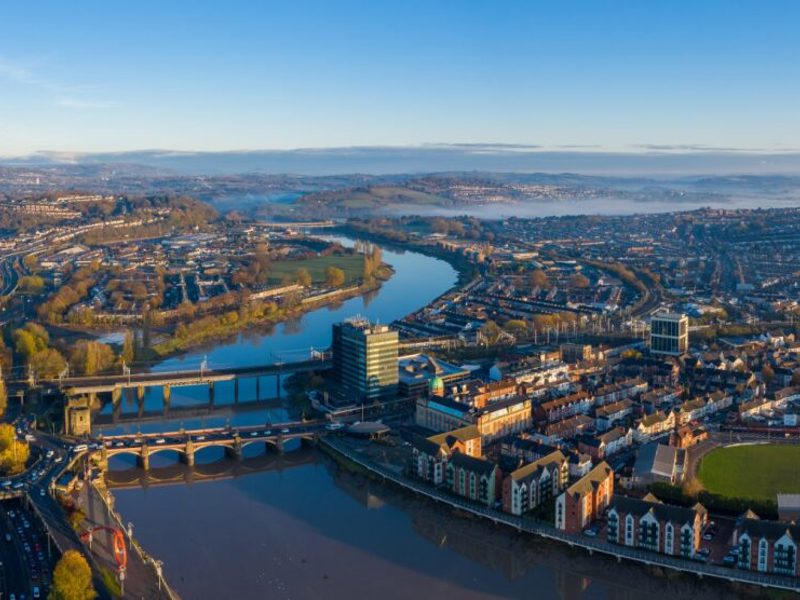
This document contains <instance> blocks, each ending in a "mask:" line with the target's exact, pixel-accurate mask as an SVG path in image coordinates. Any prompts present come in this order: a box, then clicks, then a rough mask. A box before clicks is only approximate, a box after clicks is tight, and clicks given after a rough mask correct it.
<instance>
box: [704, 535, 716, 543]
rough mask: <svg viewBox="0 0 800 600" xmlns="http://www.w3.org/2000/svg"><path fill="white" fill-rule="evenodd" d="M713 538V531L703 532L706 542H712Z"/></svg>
mask: <svg viewBox="0 0 800 600" xmlns="http://www.w3.org/2000/svg"><path fill="white" fill-rule="evenodd" d="M713 539H714V534H712V533H704V534H703V541H704V542H710V541H711V540H713Z"/></svg>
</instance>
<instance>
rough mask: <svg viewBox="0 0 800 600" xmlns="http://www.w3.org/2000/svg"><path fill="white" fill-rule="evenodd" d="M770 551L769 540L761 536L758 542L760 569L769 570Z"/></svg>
mask: <svg viewBox="0 0 800 600" xmlns="http://www.w3.org/2000/svg"><path fill="white" fill-rule="evenodd" d="M768 552H769V544H767V540H765V539H764V538H761V540H760V541H759V542H758V570H759V571H766V570H767V553H768Z"/></svg>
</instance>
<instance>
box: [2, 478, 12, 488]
mask: <svg viewBox="0 0 800 600" xmlns="http://www.w3.org/2000/svg"><path fill="white" fill-rule="evenodd" d="M12 483H14V482H13V481H11V480H10V479H6V480H5V481H4V482H3V483H0V486H2V487H11V484H12Z"/></svg>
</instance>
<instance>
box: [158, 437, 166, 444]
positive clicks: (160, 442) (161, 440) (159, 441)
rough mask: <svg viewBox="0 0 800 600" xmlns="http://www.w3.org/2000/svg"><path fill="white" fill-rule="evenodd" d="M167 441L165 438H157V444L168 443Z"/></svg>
mask: <svg viewBox="0 0 800 600" xmlns="http://www.w3.org/2000/svg"><path fill="white" fill-rule="evenodd" d="M166 443H167V440H165V439H164V438H158V439H157V440H156V444H166Z"/></svg>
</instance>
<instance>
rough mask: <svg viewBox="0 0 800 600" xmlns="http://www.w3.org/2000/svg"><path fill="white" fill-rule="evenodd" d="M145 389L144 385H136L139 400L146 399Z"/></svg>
mask: <svg viewBox="0 0 800 600" xmlns="http://www.w3.org/2000/svg"><path fill="white" fill-rule="evenodd" d="M144 391H145V388H144V386H143V385H137V386H136V397H137V398H138V399H139V400H144Z"/></svg>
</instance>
